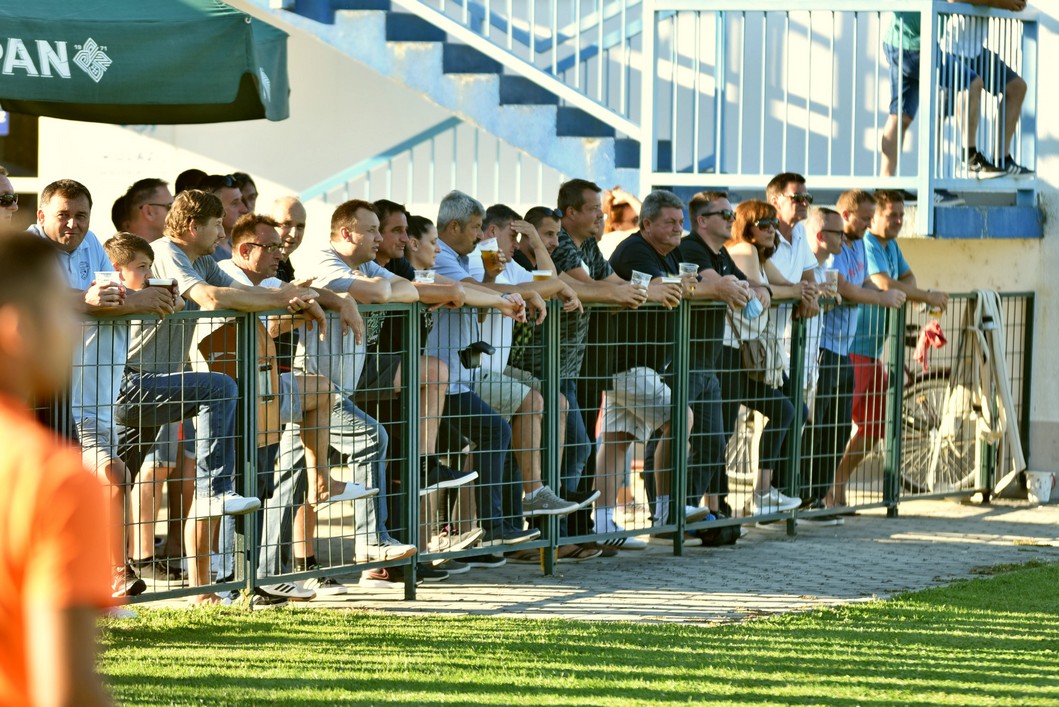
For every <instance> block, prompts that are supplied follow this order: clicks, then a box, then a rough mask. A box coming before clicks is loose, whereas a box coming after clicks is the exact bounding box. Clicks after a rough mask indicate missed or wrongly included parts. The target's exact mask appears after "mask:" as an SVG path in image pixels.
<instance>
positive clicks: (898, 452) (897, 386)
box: [883, 305, 907, 518]
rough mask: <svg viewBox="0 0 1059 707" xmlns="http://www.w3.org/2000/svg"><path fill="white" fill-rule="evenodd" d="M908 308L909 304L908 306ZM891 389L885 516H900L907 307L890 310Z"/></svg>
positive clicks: (889, 354) (886, 457)
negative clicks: (898, 512) (898, 510)
mask: <svg viewBox="0 0 1059 707" xmlns="http://www.w3.org/2000/svg"><path fill="white" fill-rule="evenodd" d="M905 306H906V307H907V305H905ZM887 320H888V321H887V324H888V327H887V328H888V331H889V334H888V338H887V341H888V342H889V349H890V350H889V353H888V359H889V369H890V370H889V373H890V391H889V397H888V398H887V401H886V436H885V441H884V444H885V452H886V454H885V460H884V462H883V503H885V504H886V517H887V518H896V517H897V503H898V500H899V499H898V497H899V495H900V492H901V459H902V456H903V455H902V449H901V441H902V440H901V429H902V424H903V419H902V410H903V406H904V392H905V307H898V308H896V309H891V310H889V312H888V313H887Z"/></svg>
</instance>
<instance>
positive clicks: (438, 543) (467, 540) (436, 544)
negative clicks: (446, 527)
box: [427, 528, 485, 552]
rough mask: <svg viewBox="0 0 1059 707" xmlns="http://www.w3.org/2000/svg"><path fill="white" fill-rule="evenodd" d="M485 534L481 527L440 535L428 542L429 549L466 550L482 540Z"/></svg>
mask: <svg viewBox="0 0 1059 707" xmlns="http://www.w3.org/2000/svg"><path fill="white" fill-rule="evenodd" d="M483 535H485V531H484V530H482V529H481V528H475V529H474V530H468V531H467V532H465V533H454V534H445V535H439V536H437V537H436V538H433V539H431V541H430V542H429V543H427V550H428V551H429V552H445V551H446V550H447V551H449V552H456V551H457V550H465V549H467V548H469V547H471V546H472V545H474V544H475V543H476V542H478V541H479V540H481V539H482V536H483Z"/></svg>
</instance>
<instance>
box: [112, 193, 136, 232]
mask: <svg viewBox="0 0 1059 707" xmlns="http://www.w3.org/2000/svg"><path fill="white" fill-rule="evenodd" d="M131 214H132V211H130V210H129V195H128V194H122V195H121V196H119V197H118V198H117V199H115V200H114V205H113V206H111V207H110V220H111V221H113V222H114V228H116V229H118V230H119V231H124V230H125V229H126V228H128V227H129V218H130V216H131Z"/></svg>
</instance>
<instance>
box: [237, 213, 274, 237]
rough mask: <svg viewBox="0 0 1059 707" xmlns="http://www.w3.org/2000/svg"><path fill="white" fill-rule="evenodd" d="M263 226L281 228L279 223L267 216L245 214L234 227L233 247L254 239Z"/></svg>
mask: <svg viewBox="0 0 1059 707" xmlns="http://www.w3.org/2000/svg"><path fill="white" fill-rule="evenodd" d="M261 224H265V225H266V226H272V228H279V221H277V220H276V219H274V218H272V217H271V216H265V215H264V214H243V215H242V216H240V217H239V220H238V221H236V222H235V225H234V226H232V245H239V244H240V243H242V242H243V241H248V240H250V239H251V238H253V237H254V236H255V235H256V234H255V233H254V231H256V230H257V227H258V226H260V225H261Z"/></svg>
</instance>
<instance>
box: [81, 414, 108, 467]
mask: <svg viewBox="0 0 1059 707" xmlns="http://www.w3.org/2000/svg"><path fill="white" fill-rule="evenodd" d="M77 438H78V439H79V440H81V461H82V463H84V465H85V466H86V467H88V468H89V469H91V470H92V471H95V470H96V469H98V468H99V467H101V466H103V465H104V464H106V463H107V462H109V461H111V460H114V459H117V458H118V449H117V444H116V440H117V434H116V433H115V431H114V425H108V424H107V423H104V422H100V421H99V419H98V418H95V417H82V418H81V419H80V420H78V421H77Z"/></svg>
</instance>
